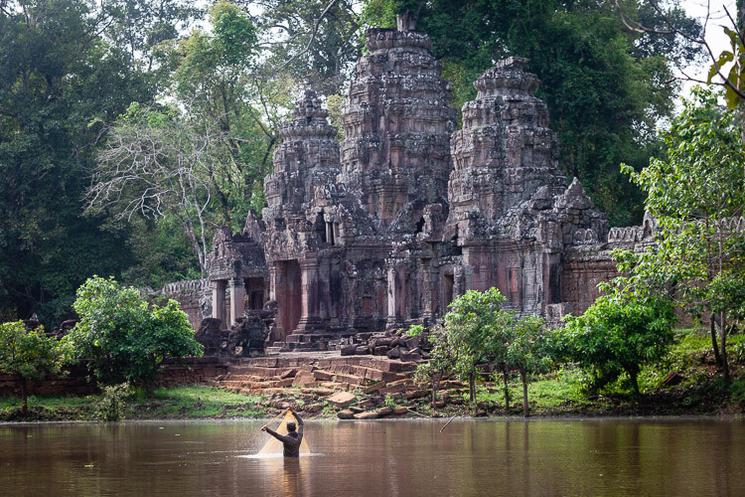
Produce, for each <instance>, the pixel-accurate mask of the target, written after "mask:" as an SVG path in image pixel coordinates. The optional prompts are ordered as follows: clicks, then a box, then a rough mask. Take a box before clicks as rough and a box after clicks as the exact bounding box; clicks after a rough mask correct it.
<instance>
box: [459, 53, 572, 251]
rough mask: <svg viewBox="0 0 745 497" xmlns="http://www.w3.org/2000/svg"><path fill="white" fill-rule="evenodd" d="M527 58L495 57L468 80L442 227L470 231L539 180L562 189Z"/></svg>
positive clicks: (462, 233)
mask: <svg viewBox="0 0 745 497" xmlns="http://www.w3.org/2000/svg"><path fill="white" fill-rule="evenodd" d="M525 63H526V61H525V59H521V58H517V57H510V58H508V59H505V60H503V61H500V62H498V63H497V64H496V65H495V66H494V67H493V68H492V69H489V70H488V71H486V72H485V73H484V74H482V75H481V76H480V77H479V78H478V79H477V80H476V82H475V83H474V86H475V87H476V90H478V94H477V96H476V99H475V100H472V101H470V102H466V104H465V105H464V106H463V129H461V130H459V131H456V132H455V133H453V137H452V143H451V150H452V156H453V165H454V169H453V172H452V173H451V175H450V183H449V202H450V214H449V218H448V223H447V224H448V233H449V234H450V235H451V236H457V239H458V240H460V241H461V243H462V242H463V239H468V238H474V237H477V236H478V235H480V234H483V233H479V232H480V231H482V230H483V229H486V227H487V226H490V225H494V224H495V223H496V222H497V221H498V220H499V219H500V218H502V217H503V216H504V215H505V214H506V213H507V211H508V210H509V209H510V208H513V207H515V206H517V205H519V204H520V203H522V202H524V201H526V200H528V199H530V198H531V197H532V196H533V195H534V194H535V193H536V191H537V190H538V189H539V188H541V187H544V186H545V187H548V188H549V190H550V192H549V194H550V195H549V196H552V195H558V194H559V193H561V192H563V190H564V188H565V183H566V179H565V178H564V176H563V175H562V174H561V173H560V172H559V169H558V167H557V165H558V157H559V150H558V144H557V140H556V136H555V134H554V132H553V131H552V130H551V129H549V127H548V126H549V122H548V121H549V120H548V109H547V108H546V104H545V103H544V102H543V101H542V100H540V99H538V98H537V97H535V95H534V94H533V93H534V92H535V91H536V89H537V88H538V78H537V77H536V76H535V74H532V73H528V72H525V71H524V70H523V67H524V66H525Z"/></svg>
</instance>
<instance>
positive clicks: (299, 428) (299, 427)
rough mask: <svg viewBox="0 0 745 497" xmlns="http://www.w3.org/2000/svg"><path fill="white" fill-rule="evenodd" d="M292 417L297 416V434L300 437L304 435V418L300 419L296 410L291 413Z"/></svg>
mask: <svg viewBox="0 0 745 497" xmlns="http://www.w3.org/2000/svg"><path fill="white" fill-rule="evenodd" d="M291 412H292V415H293V416H295V419H296V420H297V432H298V435H302V434H303V426H305V422H304V421H303V418H301V417H300V415H299V414H298V413H296V412H295V411H294V410H293V411H291Z"/></svg>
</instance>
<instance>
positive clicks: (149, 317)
mask: <svg viewBox="0 0 745 497" xmlns="http://www.w3.org/2000/svg"><path fill="white" fill-rule="evenodd" d="M73 307H74V308H75V311H76V312H77V313H78V316H80V321H79V322H78V324H77V325H76V326H75V328H73V330H72V331H71V332H70V333H69V334H68V335H67V336H66V337H65V341H66V342H68V343H69V344H70V346H71V348H72V350H74V357H75V359H77V360H87V361H88V365H89V369H90V370H91V372H92V373H93V374H94V375H95V377H96V378H97V379H98V381H100V382H101V383H103V384H105V385H115V384H119V383H124V382H129V383H132V384H133V385H135V386H142V387H144V388H146V389H147V390H150V389H151V388H152V385H153V382H154V380H155V378H156V376H157V373H158V369H159V367H160V365H161V364H162V363H163V361H164V360H165V359H167V358H177V357H185V356H198V355H201V354H202V353H203V352H204V349H203V348H202V346H201V345H200V344H199V343H198V342H197V341H196V339H195V338H194V330H193V329H192V328H191V325H190V324H189V320H188V318H187V316H186V313H184V312H183V311H182V310H181V309H180V308H179V305H178V302H176V301H175V300H169V301H168V302H167V303H166V305H165V306H163V307H159V306H157V305H151V304H148V302H147V301H145V300H144V299H143V298H142V296H141V295H140V293H139V291H138V290H137V289H135V288H131V287H123V286H120V285H119V284H118V283H117V282H116V281H114V279H111V278H110V279H105V278H100V277H97V276H96V277H93V278H90V279H88V281H86V282H85V283H84V284H83V285H82V286H81V287H80V288H79V289H78V292H77V299H76V300H75V303H74V304H73Z"/></svg>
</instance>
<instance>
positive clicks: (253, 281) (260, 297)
mask: <svg viewBox="0 0 745 497" xmlns="http://www.w3.org/2000/svg"><path fill="white" fill-rule="evenodd" d="M264 291H265V289H264V278H248V279H247V280H246V295H248V308H249V309H251V310H253V311H258V310H261V309H262V308H263V307H264Z"/></svg>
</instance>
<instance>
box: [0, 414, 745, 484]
mask: <svg viewBox="0 0 745 497" xmlns="http://www.w3.org/2000/svg"><path fill="white" fill-rule="evenodd" d="M445 422H446V420H399V421H370V422H331V421H326V422H314V421H309V422H307V424H306V436H307V437H308V442H309V444H310V447H311V450H312V451H313V453H314V454H313V457H304V458H301V459H300V460H295V461H289V460H288V461H285V460H284V459H283V458H279V457H275V458H257V457H250V456H252V455H253V454H255V453H256V452H258V450H259V449H260V448H261V446H262V445H263V444H264V442H265V441H266V439H265V437H266V435H264V434H263V433H261V432H259V428H260V427H261V425H262V422H261V421H226V422H215V421H205V422H161V423H158V422H132V423H121V424H107V425H99V424H41V425H16V426H13V425H4V426H0V496H3V497H16V496H29V497H39V496H49V497H67V496H70V497H72V496H75V497H93V496H124V497H145V496H147V497H191V496H199V497H207V496H220V497H231V496H235V497H238V496H240V497H250V496H304V497H307V496H311V497H312V496H318V497H341V496H344V497H348V496H386V497H388V496H390V497H396V496H406V497H408V496H428V497H430V496H436V497H439V496H464V497H468V496H490V497H495V496H510V497H516V496H531V497H540V496H557V497H558V496H561V497H572V496H576V497H584V496H587V497H595V496H609V497H632V496H633V497H654V496H673V497H689V496H690V497H694V496H695V497H706V496H717V497H720V496H721V497H742V496H745V470H744V469H743V462H744V461H745V421H743V420H736V419H716V418H708V419H605V420H594V419H593V420H564V419H557V420H542V419H534V420H529V421H522V420H455V421H453V422H452V423H450V424H449V425H448V426H447V427H446V428H445V429H444V431H442V432H440V429H441V428H442V426H443V425H444V424H445ZM247 456H249V457H247Z"/></svg>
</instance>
